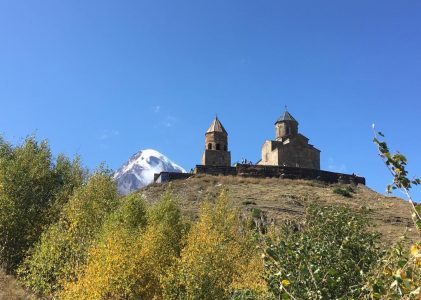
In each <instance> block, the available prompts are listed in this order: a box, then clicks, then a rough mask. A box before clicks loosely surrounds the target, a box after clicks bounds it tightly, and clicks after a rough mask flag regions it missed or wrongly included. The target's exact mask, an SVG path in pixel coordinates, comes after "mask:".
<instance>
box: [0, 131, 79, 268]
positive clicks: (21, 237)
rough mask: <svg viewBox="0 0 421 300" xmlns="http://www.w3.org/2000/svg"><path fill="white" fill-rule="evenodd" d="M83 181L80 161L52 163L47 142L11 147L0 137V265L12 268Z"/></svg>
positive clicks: (30, 139)
mask: <svg viewBox="0 0 421 300" xmlns="http://www.w3.org/2000/svg"><path fill="white" fill-rule="evenodd" d="M83 180H84V170H83V169H82V168H81V166H80V163H79V160H78V159H76V160H75V161H73V162H71V161H70V160H69V159H67V158H66V157H64V156H59V157H58V158H57V160H56V162H55V163H54V161H53V159H52V157H51V151H50V148H49V145H48V143H47V142H46V141H42V142H37V141H36V140H35V138H34V137H28V138H27V139H26V140H25V141H24V143H23V144H22V145H21V146H16V147H13V146H11V145H9V144H8V143H6V142H5V141H4V140H3V139H1V138H0V265H2V266H3V267H5V268H6V269H7V270H8V271H9V272H10V271H14V270H15V268H16V266H17V265H18V264H19V263H20V262H21V261H22V259H23V257H24V255H25V253H26V251H27V250H28V249H29V248H30V247H31V246H32V245H33V244H34V243H35V242H36V241H37V240H38V239H39V236H40V234H41V232H42V231H43V230H44V228H45V227H46V226H48V225H49V224H50V223H51V222H53V221H54V220H55V219H56V218H57V216H58V212H59V210H60V206H62V204H63V203H64V202H66V201H67V199H68V197H69V195H71V194H72V193H73V190H74V189H75V188H76V187H78V186H80V185H81V184H82V182H83Z"/></svg>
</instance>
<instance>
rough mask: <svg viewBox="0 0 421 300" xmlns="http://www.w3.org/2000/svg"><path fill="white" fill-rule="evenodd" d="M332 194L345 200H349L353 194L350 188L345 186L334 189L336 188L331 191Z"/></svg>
mask: <svg viewBox="0 0 421 300" xmlns="http://www.w3.org/2000/svg"><path fill="white" fill-rule="evenodd" d="M333 192H334V193H335V194H338V195H342V196H344V197H347V198H351V197H352V194H351V193H355V191H354V189H353V188H352V187H350V186H347V187H345V188H343V187H336V188H334V189H333Z"/></svg>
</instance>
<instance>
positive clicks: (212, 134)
mask: <svg viewBox="0 0 421 300" xmlns="http://www.w3.org/2000/svg"><path fill="white" fill-rule="evenodd" d="M202 165H205V166H206V165H208V166H231V153H230V152H229V151H228V133H227V131H226V130H225V128H224V126H222V124H221V122H220V121H219V119H218V117H215V119H214V120H213V122H212V124H211V126H210V127H209V129H208V130H207V131H206V134H205V152H204V153H203V156H202Z"/></svg>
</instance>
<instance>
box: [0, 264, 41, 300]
mask: <svg viewBox="0 0 421 300" xmlns="http://www.w3.org/2000/svg"><path fill="white" fill-rule="evenodd" d="M35 299H37V298H36V297H34V296H32V295H30V294H29V293H27V292H26V291H25V290H24V289H23V288H22V287H21V286H20V285H19V283H18V282H17V281H16V279H15V278H14V277H13V276H11V275H7V274H6V273H5V272H4V271H3V270H0V300H35Z"/></svg>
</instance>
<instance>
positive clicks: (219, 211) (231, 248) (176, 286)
mask: <svg viewBox="0 0 421 300" xmlns="http://www.w3.org/2000/svg"><path fill="white" fill-rule="evenodd" d="M250 233H251V232H248V231H247V230H246V228H245V227H244V226H242V224H241V221H240V219H239V216H238V212H237V211H236V210H235V209H233V208H232V207H231V205H230V204H229V203H228V198H227V195H226V193H225V192H223V193H222V194H221V195H220V196H219V198H218V200H217V201H216V203H215V204H211V203H209V202H206V203H205V204H204V205H203V207H202V208H201V211H200V215H199V221H198V222H197V223H196V224H194V225H193V226H192V228H191V230H190V232H189V234H188V236H187V244H186V246H185V248H184V249H183V250H182V252H181V257H180V258H179V259H178V260H177V264H176V266H175V267H174V268H173V269H172V271H171V272H169V273H168V275H167V276H166V277H165V278H164V279H163V285H164V295H165V297H164V298H165V299H229V298H230V297H231V295H232V294H233V292H234V291H235V290H236V289H246V288H253V289H256V290H264V286H263V282H262V281H261V279H260V278H259V277H261V276H262V273H261V272H262V264H261V258H260V256H259V252H258V250H257V248H256V246H257V243H255V242H254V240H253V238H252V236H251V234H250Z"/></svg>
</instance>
